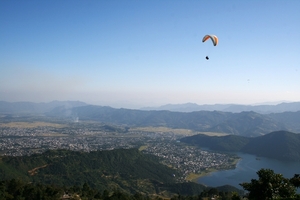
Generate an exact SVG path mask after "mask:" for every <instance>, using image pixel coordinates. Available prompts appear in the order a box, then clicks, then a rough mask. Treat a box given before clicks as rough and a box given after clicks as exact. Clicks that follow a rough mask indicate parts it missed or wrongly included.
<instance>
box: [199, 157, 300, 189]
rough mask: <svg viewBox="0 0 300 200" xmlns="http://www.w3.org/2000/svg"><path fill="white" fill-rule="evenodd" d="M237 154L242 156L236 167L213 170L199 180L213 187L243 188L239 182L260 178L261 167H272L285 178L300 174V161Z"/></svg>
mask: <svg viewBox="0 0 300 200" xmlns="http://www.w3.org/2000/svg"><path fill="white" fill-rule="evenodd" d="M237 155H238V156H239V157H241V160H240V161H239V162H238V163H237V165H236V168H235V169H232V170H223V171H217V172H213V173H211V174H209V175H207V176H203V177H201V178H199V179H198V180H197V182H198V183H201V184H204V185H207V186H212V187H217V186H222V185H232V186H235V187H237V188H239V189H242V187H241V186H240V185H239V183H243V182H250V181H251V179H258V176H257V174H256V172H257V171H259V170H260V169H261V168H267V169H272V170H273V171H274V172H275V173H280V174H283V176H284V177H285V178H292V177H293V176H294V174H300V162H284V161H279V160H274V159H269V158H264V157H256V156H254V155H250V154H243V153H237Z"/></svg>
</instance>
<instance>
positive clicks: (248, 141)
mask: <svg viewBox="0 0 300 200" xmlns="http://www.w3.org/2000/svg"><path fill="white" fill-rule="evenodd" d="M181 141H182V142H185V143H189V144H193V145H198V146H200V147H207V148H210V149H212V150H219V151H235V152H244V153H249V154H254V155H257V156H262V157H268V158H274V159H278V160H285V161H300V134H296V133H291V132H287V131H276V132H272V133H269V134H266V135H264V136H259V137H255V138H249V137H243V136H235V135H228V136H213V137H212V136H207V135H201V134H199V135H194V136H190V137H185V138H182V139H181Z"/></svg>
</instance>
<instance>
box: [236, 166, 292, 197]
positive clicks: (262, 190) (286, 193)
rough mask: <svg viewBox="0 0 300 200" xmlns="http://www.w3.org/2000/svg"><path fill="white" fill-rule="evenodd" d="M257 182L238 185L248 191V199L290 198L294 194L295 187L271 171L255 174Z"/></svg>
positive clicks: (252, 181)
mask: <svg viewBox="0 0 300 200" xmlns="http://www.w3.org/2000/svg"><path fill="white" fill-rule="evenodd" d="M257 175H258V177H259V179H258V180H256V179H252V180H251V182H250V183H241V184H240V185H241V186H242V187H243V188H244V189H245V190H247V191H249V194H248V195H249V196H248V197H249V199H250V200H251V199H265V200H268V199H278V198H291V197H294V196H295V194H296V187H295V186H294V185H293V184H292V183H291V182H290V181H289V179H287V178H284V177H283V176H282V174H276V173H274V171H273V170H271V169H261V170H259V171H258V172H257Z"/></svg>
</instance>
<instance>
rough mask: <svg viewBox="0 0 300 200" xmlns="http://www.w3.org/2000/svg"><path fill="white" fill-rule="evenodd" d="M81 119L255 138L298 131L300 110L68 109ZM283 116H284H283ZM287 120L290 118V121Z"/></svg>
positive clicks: (54, 114) (54, 112) (60, 113)
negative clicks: (260, 111) (175, 110)
mask: <svg viewBox="0 0 300 200" xmlns="http://www.w3.org/2000/svg"><path fill="white" fill-rule="evenodd" d="M66 112H67V111H66V110H62V109H54V110H52V111H51V112H49V113H47V116H52V117H59V116H63V115H65V113H66ZM68 112H70V113H73V115H76V116H78V118H79V119H80V120H83V121H84V120H90V121H99V122H104V123H114V124H119V125H128V126H140V127H143V126H144V127H145V126H153V127H159V126H165V127H170V128H182V129H191V130H194V131H199V132H219V133H228V134H234V135H242V136H248V137H255V136H260V135H264V134H267V133H270V132H273V131H278V130H287V131H291V132H300V111H298V112H285V113H276V114H269V115H266V114H265V115H263V114H259V113H255V112H241V113H231V112H220V111H198V112H189V113H184V112H171V111H142V110H131V109H115V108H111V107H102V106H92V105H89V106H81V107H74V108H72V109H71V111H68ZM283 116H284V117H283ZM289 119H290V120H289Z"/></svg>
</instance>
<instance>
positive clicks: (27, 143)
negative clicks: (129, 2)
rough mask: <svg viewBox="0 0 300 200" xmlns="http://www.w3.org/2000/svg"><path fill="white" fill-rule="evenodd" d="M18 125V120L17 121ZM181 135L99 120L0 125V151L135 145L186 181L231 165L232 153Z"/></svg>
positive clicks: (15, 153)
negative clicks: (196, 144)
mask: <svg viewBox="0 0 300 200" xmlns="http://www.w3.org/2000/svg"><path fill="white" fill-rule="evenodd" d="M21 125H22V124H21ZM181 137H183V136H182V135H180V134H179V135H178V134H176V133H174V132H172V131H170V132H155V131H142V130H135V129H132V130H131V129H130V128H128V127H125V128H124V127H116V126H112V125H105V124H99V123H92V124H87V123H81V124H80V123H74V124H73V123H72V124H68V125H61V126H53V125H49V124H39V125H38V126H35V125H33V126H28V124H27V126H23V127H22V126H20V125H18V126H7V125H6V126H5V124H2V126H0V153H1V155H2V156H23V155H31V154H34V153H43V152H44V151H46V150H55V149H68V150H72V151H85V152H90V151H97V150H112V149H116V148H124V149H128V148H138V149H140V150H141V151H142V152H144V153H146V154H152V155H155V156H158V157H159V158H160V159H161V162H162V163H163V164H166V165H168V166H171V167H173V168H175V169H178V170H179V171H180V172H181V174H182V177H177V179H178V180H179V181H186V180H187V179H188V177H189V175H191V174H203V173H205V172H208V171H211V170H222V169H230V168H234V167H235V164H236V161H237V160H238V157H237V156H236V155H232V154H227V153H220V152H212V151H209V150H205V149H200V148H199V147H194V146H188V145H186V144H184V143H181V142H180V138H181Z"/></svg>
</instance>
